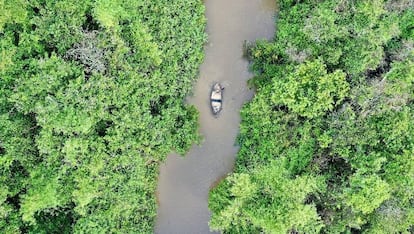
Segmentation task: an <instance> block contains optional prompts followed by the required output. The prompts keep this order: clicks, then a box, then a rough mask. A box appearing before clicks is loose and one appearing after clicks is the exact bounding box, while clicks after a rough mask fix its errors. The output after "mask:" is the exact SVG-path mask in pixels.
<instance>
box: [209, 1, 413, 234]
mask: <svg viewBox="0 0 414 234" xmlns="http://www.w3.org/2000/svg"><path fill="white" fill-rule="evenodd" d="M278 2H279V5H280V13H279V15H278V20H277V29H278V30H277V33H276V36H275V40H274V41H273V42H265V41H259V42H257V43H256V44H254V45H253V46H252V47H250V49H249V50H248V54H249V56H250V57H251V59H252V62H253V64H252V68H253V71H254V72H255V74H256V77H255V78H254V79H253V80H252V84H254V85H255V87H256V88H257V94H256V96H255V98H254V99H253V100H252V101H251V103H249V104H247V105H246V106H245V107H244V108H243V110H242V112H241V115H242V125H241V130H240V131H241V132H240V136H239V143H240V146H241V149H240V152H239V154H238V158H237V162H236V168H235V172H234V173H233V174H232V175H230V176H229V177H228V178H226V179H225V180H224V181H222V182H221V183H220V184H219V185H218V186H217V187H216V188H215V189H213V191H212V192H211V194H210V200H209V206H210V209H211V210H212V212H213V216H212V220H211V221H210V226H211V228H212V229H213V230H220V231H223V232H224V233H261V232H264V233H384V234H385V233H410V232H411V233H412V232H413V231H414V226H413V224H414V121H413V117H414V2H413V1H406V0H389V1H386V0H341V1H337V0H325V1H316V0H304V1H296V0H281V1H278Z"/></svg>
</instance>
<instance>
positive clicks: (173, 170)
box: [155, 0, 276, 234]
mask: <svg viewBox="0 0 414 234" xmlns="http://www.w3.org/2000/svg"><path fill="white" fill-rule="evenodd" d="M204 4H205V7H206V13H205V14H206V18H207V29H206V30H207V34H208V37H209V40H208V43H207V44H206V46H205V59H204V63H203V64H202V66H201V68H200V77H199V79H198V81H197V83H196V84H195V86H194V91H193V92H194V94H193V96H191V97H189V98H188V102H189V103H190V104H193V105H195V106H196V108H197V109H198V110H199V112H200V118H199V122H200V134H201V135H202V137H203V139H204V140H203V142H202V144H201V145H200V146H193V147H192V149H191V150H190V152H189V153H188V154H187V155H186V156H185V157H180V156H178V155H175V154H172V155H169V156H168V157H167V160H166V162H165V163H164V164H162V165H161V168H160V176H159V182H158V190H157V194H158V202H159V206H158V211H157V220H156V227H155V232H156V233H159V234H164V233H165V234H174V233H177V234H178V233H179V234H185V233H194V234H198V233H200V234H202V233H210V230H209V227H208V222H209V219H210V216H211V213H210V211H209V210H208V204H207V202H208V193H209V189H210V187H211V186H213V184H215V183H216V182H217V181H218V180H220V179H221V178H224V177H225V176H226V175H227V174H228V173H230V172H231V171H232V169H233V165H234V160H235V156H236V154H237V151H238V147H237V146H236V145H235V139H236V136H237V134H238V131H239V124H240V115H239V113H240V108H241V107H242V105H243V103H245V102H246V101H248V100H249V99H251V98H252V96H253V92H252V91H251V90H249V89H248V88H247V85H246V82H247V80H248V79H249V78H251V76H252V75H251V73H250V72H249V70H248V62H247V60H246V59H245V58H243V41H245V40H247V41H254V40H256V39H270V38H272V37H273V35H274V28H275V27H274V14H275V11H276V10H275V9H276V6H275V0H205V1H204ZM214 82H220V83H221V84H222V85H223V86H224V87H225V90H224V97H223V110H222V112H221V114H220V116H219V117H218V118H215V117H214V116H213V115H212V114H211V110H210V106H209V94H210V89H211V85H212V84H213V83H214Z"/></svg>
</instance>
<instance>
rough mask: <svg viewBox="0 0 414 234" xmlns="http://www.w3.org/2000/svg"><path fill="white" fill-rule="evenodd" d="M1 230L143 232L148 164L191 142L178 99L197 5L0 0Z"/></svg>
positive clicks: (150, 206)
mask: <svg viewBox="0 0 414 234" xmlns="http://www.w3.org/2000/svg"><path fill="white" fill-rule="evenodd" d="M0 11H1V13H0V233H151V232H152V229H153V224H154V217H155V214H156V201H155V200H156V198H155V189H156V177H157V175H158V166H159V163H160V162H161V161H162V160H163V159H164V157H165V156H166V155H167V154H168V153H169V152H171V151H176V152H179V153H184V152H186V151H187V150H188V149H189V147H190V146H191V145H192V144H193V143H194V142H197V141H198V140H199V136H198V134H197V116H198V114H197V112H196V110H195V109H194V107H191V106H188V105H185V104H184V97H185V96H186V95H187V94H188V92H189V91H190V89H191V87H192V83H193V81H194V80H195V79H196V78H197V75H198V74H197V73H198V67H199V65H200V63H201V61H202V59H203V51H202V49H203V44H204V42H205V39H206V36H205V34H204V27H205V18H204V6H203V4H202V2H201V1H199V0H190V1H188V0H177V1H166V0H160V1H152V0H141V1H134V0H115V1H114V0H96V1H92V0H87V1H74V0H59V1H55V0H32V1H27V0H11V1H3V0H0Z"/></svg>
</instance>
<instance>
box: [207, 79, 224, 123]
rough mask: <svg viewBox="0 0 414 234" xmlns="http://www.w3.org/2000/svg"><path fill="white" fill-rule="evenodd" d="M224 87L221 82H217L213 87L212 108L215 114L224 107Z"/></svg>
mask: <svg viewBox="0 0 414 234" xmlns="http://www.w3.org/2000/svg"><path fill="white" fill-rule="evenodd" d="M223 89H224V88H223V87H222V86H221V84H220V83H215V84H214V85H213V88H212V89H211V96H210V102H211V110H212V111H213V114H214V115H217V114H218V113H219V112H220V111H221V109H222V108H223V102H222V101H223Z"/></svg>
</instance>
